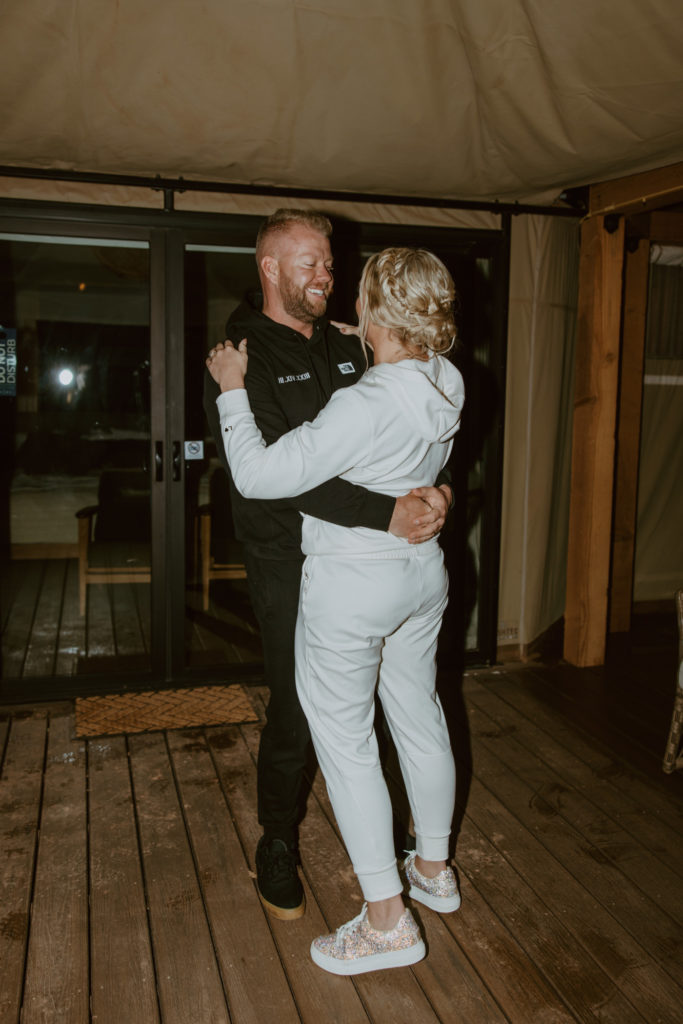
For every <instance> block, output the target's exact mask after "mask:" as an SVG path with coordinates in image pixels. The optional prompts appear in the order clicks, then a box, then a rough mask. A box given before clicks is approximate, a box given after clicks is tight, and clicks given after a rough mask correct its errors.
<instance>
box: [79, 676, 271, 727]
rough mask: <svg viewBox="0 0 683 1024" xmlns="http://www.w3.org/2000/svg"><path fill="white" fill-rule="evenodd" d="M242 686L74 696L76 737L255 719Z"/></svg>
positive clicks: (256, 717)
mask: <svg viewBox="0 0 683 1024" xmlns="http://www.w3.org/2000/svg"><path fill="white" fill-rule="evenodd" d="M257 721H258V715H257V713H256V712H255V710H254V706H253V704H252V703H251V701H250V699H249V697H248V696H247V694H246V693H245V692H244V690H243V688H242V687H241V686H237V685H234V686H194V687H192V688H191V689H187V690H155V691H149V692H147V693H122V694H113V695H110V696H105V697H78V698H77V699H76V735H77V736H115V735H118V734H120V733H124V732H154V731H158V730H160V729H184V728H188V727H190V726H200V725H228V724H235V723H237V722H257Z"/></svg>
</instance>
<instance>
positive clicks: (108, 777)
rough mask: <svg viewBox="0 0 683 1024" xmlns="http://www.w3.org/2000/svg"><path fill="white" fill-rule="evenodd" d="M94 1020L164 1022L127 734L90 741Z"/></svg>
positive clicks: (132, 1023)
mask: <svg viewBox="0 0 683 1024" xmlns="http://www.w3.org/2000/svg"><path fill="white" fill-rule="evenodd" d="M88 795H89V804H88V808H89V829H90V926H91V927H90V931H91V988H92V1020H93V1022H96V1024H119V1022H121V1021H125V1022H126V1024H158V1021H159V1006H158V1000H157V989H156V977H155V972H154V962H153V957H152V949H151V940H150V935H149V924H148V920H147V910H146V906H145V892H144V886H143V880H142V871H141V866H140V854H139V848H138V837H137V828H136V822H135V808H134V805H133V794H132V791H131V784H130V773H129V768H128V751H127V748H126V741H125V737H123V736H116V737H108V738H107V739H104V740H100V739H98V740H90V741H89V743H88Z"/></svg>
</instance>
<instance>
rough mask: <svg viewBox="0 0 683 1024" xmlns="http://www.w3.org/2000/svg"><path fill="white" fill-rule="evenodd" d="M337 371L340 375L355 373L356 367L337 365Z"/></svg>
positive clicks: (349, 364)
mask: <svg viewBox="0 0 683 1024" xmlns="http://www.w3.org/2000/svg"><path fill="white" fill-rule="evenodd" d="M337 369H338V370H339V372H340V373H355V372H356V367H355V366H354V365H353V363H337Z"/></svg>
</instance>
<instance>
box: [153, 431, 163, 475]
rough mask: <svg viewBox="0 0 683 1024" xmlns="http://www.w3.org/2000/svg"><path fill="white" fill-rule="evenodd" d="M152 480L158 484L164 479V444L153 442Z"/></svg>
mask: <svg viewBox="0 0 683 1024" xmlns="http://www.w3.org/2000/svg"><path fill="white" fill-rule="evenodd" d="M154 479H155V480H156V482H157V483H158V484H160V483H161V481H162V480H163V479H164V442H163V441H155V442H154Z"/></svg>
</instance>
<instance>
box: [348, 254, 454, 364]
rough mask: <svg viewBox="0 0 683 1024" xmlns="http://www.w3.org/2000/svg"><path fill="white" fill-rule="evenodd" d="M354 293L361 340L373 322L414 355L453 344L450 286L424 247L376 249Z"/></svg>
mask: <svg viewBox="0 0 683 1024" xmlns="http://www.w3.org/2000/svg"><path fill="white" fill-rule="evenodd" d="M358 294H359V298H360V334H361V338H362V339H363V340H365V339H366V338H367V331H368V326H369V324H371V323H374V324H377V325H378V326H379V327H387V328H389V329H390V330H391V331H393V333H394V334H395V335H396V336H397V337H398V338H399V340H400V341H401V343H402V344H403V345H404V346H405V348H407V349H408V350H409V352H410V353H411V355H413V356H415V357H416V358H418V359H420V358H421V359H426V358H427V357H428V355H429V353H430V352H448V351H449V350H450V349H451V348H452V347H453V344H454V342H455V335H456V328H455V320H454V317H453V302H454V299H455V285H454V284H453V279H452V277H451V275H450V274H449V272H448V270H447V269H446V267H445V266H444V265H443V263H442V262H441V260H440V259H439V258H438V257H437V256H435V255H434V254H433V253H431V252H428V251H427V250H426V249H408V248H400V247H393V248H390V249H384V250H383V251H382V252H378V253H375V254H374V255H373V256H371V257H370V258H369V260H368V261H367V263H366V264H365V267H364V268H363V274H362V277H361V280H360V286H359V290H358Z"/></svg>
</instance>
